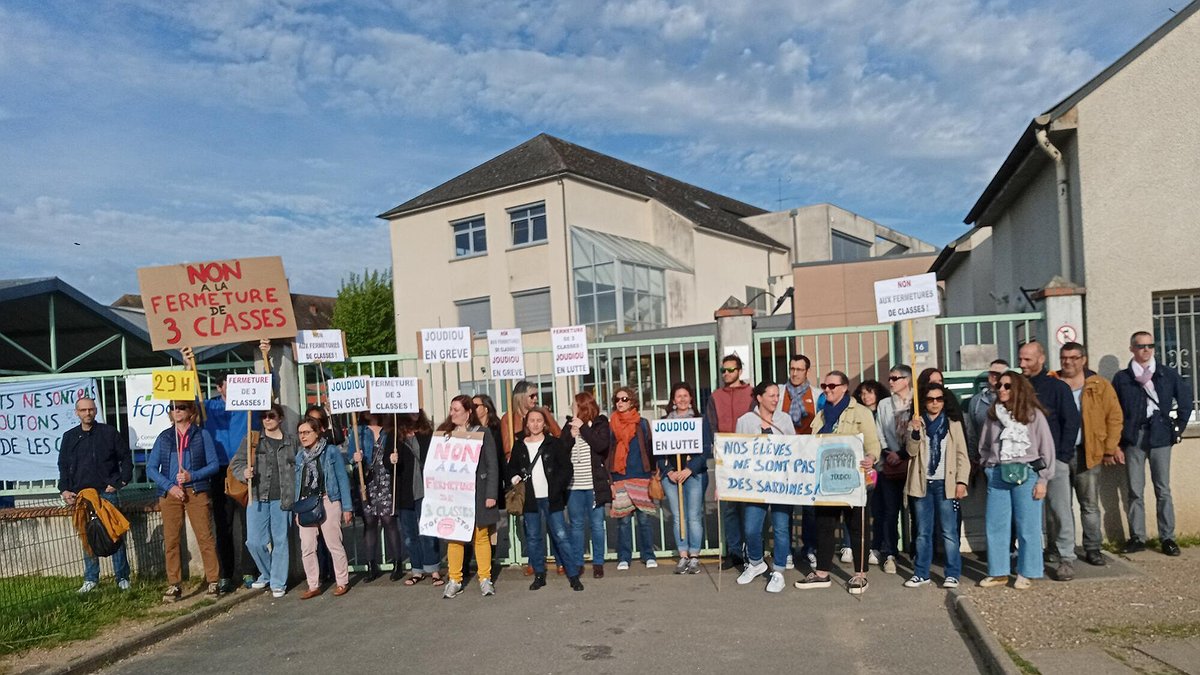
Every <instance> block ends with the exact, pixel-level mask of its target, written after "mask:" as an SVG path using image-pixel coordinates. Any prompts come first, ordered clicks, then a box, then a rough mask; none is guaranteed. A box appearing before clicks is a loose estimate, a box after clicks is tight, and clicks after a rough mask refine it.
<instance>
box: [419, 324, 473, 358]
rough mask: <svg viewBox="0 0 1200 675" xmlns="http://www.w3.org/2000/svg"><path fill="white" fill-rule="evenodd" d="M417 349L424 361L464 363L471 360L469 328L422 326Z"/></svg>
mask: <svg viewBox="0 0 1200 675" xmlns="http://www.w3.org/2000/svg"><path fill="white" fill-rule="evenodd" d="M417 351H419V352H421V360H422V361H424V362H425V363H442V362H449V363H466V362H468V361H470V360H471V329H470V328H463V327H459V328H422V329H421V330H420V331H419V332H418V333H417Z"/></svg>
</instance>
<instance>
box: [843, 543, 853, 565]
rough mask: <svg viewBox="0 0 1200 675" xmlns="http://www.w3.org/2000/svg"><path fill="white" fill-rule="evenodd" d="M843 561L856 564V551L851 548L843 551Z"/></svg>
mask: <svg viewBox="0 0 1200 675" xmlns="http://www.w3.org/2000/svg"><path fill="white" fill-rule="evenodd" d="M840 559H841V561H842V562H844V563H852V562H854V551H853V550H851V548H850V547H849V546H847V547H846V548H843V549H842V555H841V558H840Z"/></svg>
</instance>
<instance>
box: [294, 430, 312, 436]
mask: <svg viewBox="0 0 1200 675" xmlns="http://www.w3.org/2000/svg"><path fill="white" fill-rule="evenodd" d="M298 433H299V435H300V436H316V435H317V432H315V431H307V430H305V431H301V432H298Z"/></svg>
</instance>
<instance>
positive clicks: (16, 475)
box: [0, 379, 104, 481]
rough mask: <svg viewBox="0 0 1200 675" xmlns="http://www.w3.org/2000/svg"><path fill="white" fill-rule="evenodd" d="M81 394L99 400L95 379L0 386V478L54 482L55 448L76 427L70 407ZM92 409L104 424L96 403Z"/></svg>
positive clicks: (98, 419)
mask: <svg viewBox="0 0 1200 675" xmlns="http://www.w3.org/2000/svg"><path fill="white" fill-rule="evenodd" d="M85 396H86V397H90V398H94V399H97V400H99V397H98V396H97V390H96V381H95V380H92V379H86V380H52V381H50V382H46V381H39V382H17V383H14V384H0V477H3V479H4V480H12V481H17V480H46V479H54V478H58V450H59V444H60V443H61V442H62V436H63V434H64V433H66V431H67V430H68V429H70V428H72V427H74V426H77V425H78V424H79V418H78V417H77V416H76V415H75V403H76V401H78V400H79V399H80V398H82V397H85ZM96 408H97V410H96V420H97V421H100V422H102V421H104V420H103V417H104V410H103V409H102V408H100V405H99V403H97V405H96Z"/></svg>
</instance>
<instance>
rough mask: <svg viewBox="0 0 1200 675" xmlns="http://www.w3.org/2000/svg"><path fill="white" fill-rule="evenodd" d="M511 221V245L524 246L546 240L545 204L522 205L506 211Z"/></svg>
mask: <svg viewBox="0 0 1200 675" xmlns="http://www.w3.org/2000/svg"><path fill="white" fill-rule="evenodd" d="M508 217H509V220H510V221H511V223H512V245H513V246H524V245H526V244H536V243H538V242H544V241H546V205H545V204H544V203H542V204H534V205H533V206H522V207H520V208H516V209H513V210H511V211H509V212H508Z"/></svg>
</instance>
